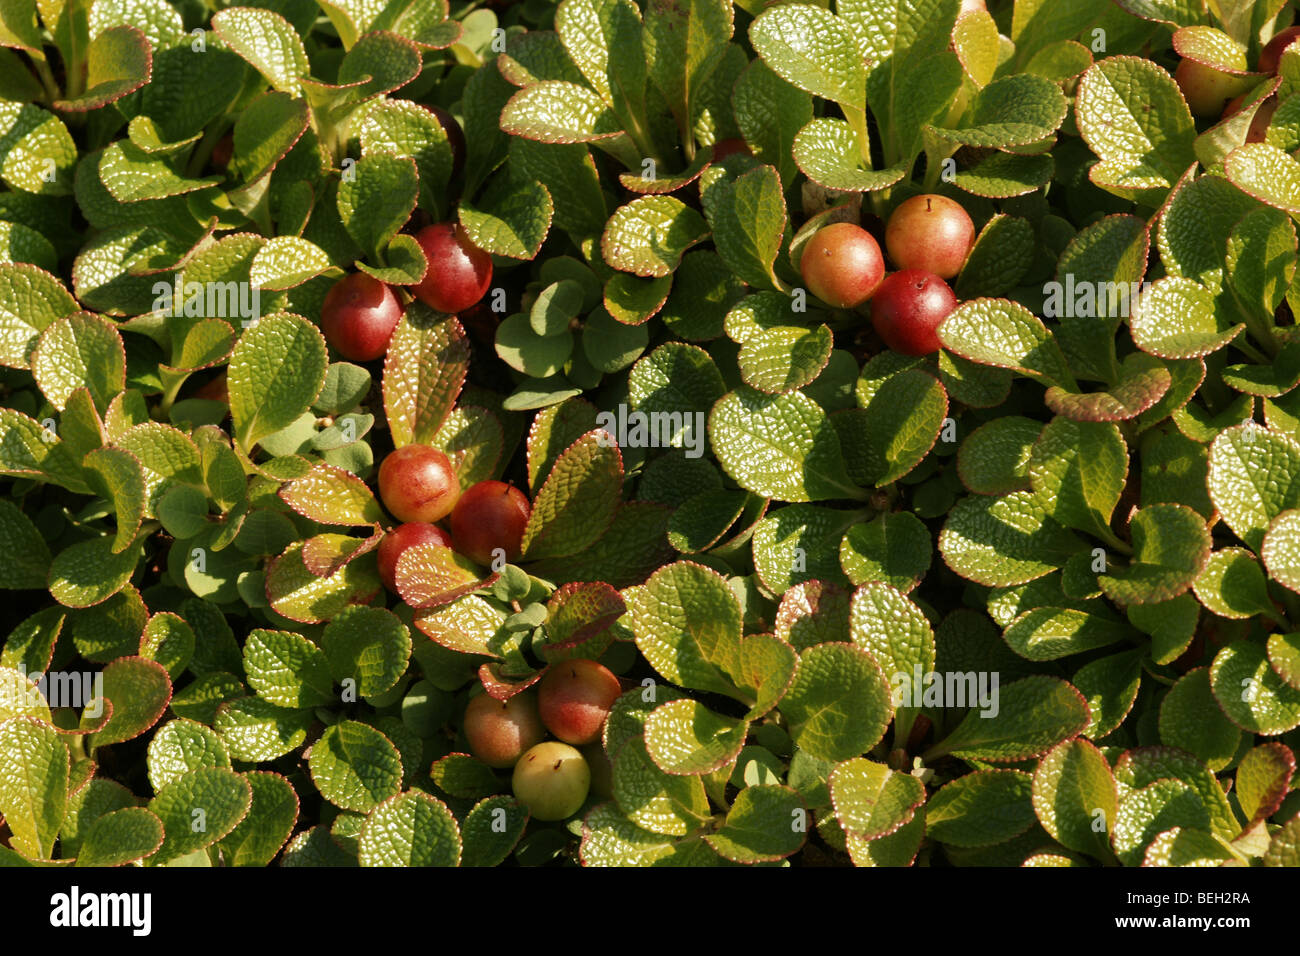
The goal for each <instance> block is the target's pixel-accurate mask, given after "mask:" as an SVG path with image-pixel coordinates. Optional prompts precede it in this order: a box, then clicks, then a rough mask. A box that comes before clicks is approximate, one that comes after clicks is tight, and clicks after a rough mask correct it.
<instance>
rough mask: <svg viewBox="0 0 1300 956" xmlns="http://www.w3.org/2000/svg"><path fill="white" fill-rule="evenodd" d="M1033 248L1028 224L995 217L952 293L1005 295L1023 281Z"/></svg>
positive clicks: (966, 296) (982, 233)
mask: <svg viewBox="0 0 1300 956" xmlns="http://www.w3.org/2000/svg"><path fill="white" fill-rule="evenodd" d="M999 155H1005V156H1009V155H1010V154H1009V153H1003V154H999ZM1035 244H1036V241H1035V238H1034V227H1033V226H1032V225H1030V224H1029V220H1027V219H1022V218H1020V217H1019V216H1008V215H1006V214H1005V213H998V214H997V215H995V216H994V217H993V218H992V219H990V220H989V221H988V222H987V223H985V225H984V227H983V228H982V229H981V230H980V232H979V235H978V236H976V237H975V244H974V245H973V246H971V249H970V252H969V254H968V255H967V256H966V263H965V264H964V265H963V266H962V268H961V273H960V275H959V276H958V277H957V283H956V286H955V288H954V290H953V291H955V292H956V293H957V295H958V296H959V297H960V298H962V299H974V298H978V297H980V296H999V295H1005V294H1006V293H1008V292H1010V291H1011V290H1012V289H1014V288H1015V287H1016V285H1017V284H1018V283H1019V282H1020V280H1021V279H1022V278H1024V276H1025V272H1026V271H1027V270H1028V269H1029V266H1030V263H1031V262H1032V261H1033V255H1034V248H1035Z"/></svg>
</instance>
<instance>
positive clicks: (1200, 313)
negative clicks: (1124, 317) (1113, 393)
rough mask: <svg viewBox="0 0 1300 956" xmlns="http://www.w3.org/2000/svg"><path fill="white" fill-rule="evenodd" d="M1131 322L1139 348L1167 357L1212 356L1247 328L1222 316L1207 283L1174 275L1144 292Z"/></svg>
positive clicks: (1159, 281)
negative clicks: (1201, 283)
mask: <svg viewBox="0 0 1300 956" xmlns="http://www.w3.org/2000/svg"><path fill="white" fill-rule="evenodd" d="M1129 325H1130V328H1131V329H1132V332H1133V342H1134V343H1135V344H1136V345H1137V347H1138V348H1140V349H1142V351H1144V352H1149V353H1150V354H1152V355H1157V356H1159V357H1160V358H1166V359H1186V358H1196V357H1198V356H1201V355H1209V354H1210V353H1211V352H1216V351H1218V350H1219V349H1221V348H1223V346H1225V345H1227V344H1228V343H1229V342H1231V341H1232V340H1233V339H1235V338H1236V337H1237V335H1238V334H1239V333H1240V332H1241V330H1242V329H1243V328H1245V326H1244V324H1240V323H1239V324H1237V325H1229V324H1228V322H1227V321H1226V320H1225V319H1223V318H1222V317H1221V316H1220V314H1219V312H1218V311H1217V310H1216V309H1215V307H1214V297H1213V296H1212V295H1211V294H1210V291H1209V290H1208V289H1206V288H1205V287H1204V286H1202V285H1200V284H1198V283H1196V282H1193V281H1192V280H1191V279H1184V278H1179V277H1174V276H1170V277H1167V278H1164V279H1160V280H1158V281H1157V282H1155V283H1154V284H1153V285H1152V286H1151V288H1150V289H1149V290H1148V291H1147V292H1146V293H1145V294H1143V295H1142V297H1141V298H1140V299H1139V300H1138V306H1137V308H1136V309H1135V310H1134V312H1133V316H1132V319H1131V320H1130V322H1129Z"/></svg>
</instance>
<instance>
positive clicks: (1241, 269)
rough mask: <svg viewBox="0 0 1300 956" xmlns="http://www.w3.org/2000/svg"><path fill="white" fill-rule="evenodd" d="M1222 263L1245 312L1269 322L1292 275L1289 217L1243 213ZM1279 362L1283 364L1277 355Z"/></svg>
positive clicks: (1293, 243)
mask: <svg viewBox="0 0 1300 956" xmlns="http://www.w3.org/2000/svg"><path fill="white" fill-rule="evenodd" d="M1225 264H1226V266H1227V270H1228V272H1227V283H1226V284H1227V286H1228V288H1229V289H1230V290H1231V292H1232V293H1233V295H1234V296H1235V297H1236V299H1237V301H1238V302H1240V303H1241V305H1242V306H1243V307H1244V309H1245V311H1246V314H1247V315H1249V316H1251V317H1253V318H1255V319H1256V320H1258V321H1261V322H1264V323H1266V324H1267V323H1271V322H1272V320H1273V314H1274V313H1275V312H1276V311H1277V308H1278V306H1279V305H1280V304H1281V302H1282V299H1283V297H1284V296H1285V295H1286V292H1287V289H1288V288H1290V286H1291V280H1292V279H1293V278H1294V277H1295V269H1296V231H1295V225H1294V223H1292V221H1291V218H1290V217H1289V216H1288V215H1286V214H1285V213H1283V212H1280V211H1279V210H1276V209H1257V210H1255V211H1254V212H1252V213H1249V214H1248V215H1246V216H1244V217H1242V219H1241V221H1240V222H1238V223H1237V224H1236V226H1234V227H1233V230H1232V234H1231V235H1230V236H1229V237H1228V256H1227V260H1226V263H1225ZM1293 361H1294V360H1293ZM1278 364H1282V362H1281V357H1280V356H1279V361H1278ZM1292 374H1294V373H1292ZM1288 385H1291V386H1293V385H1294V383H1291V382H1289V381H1288Z"/></svg>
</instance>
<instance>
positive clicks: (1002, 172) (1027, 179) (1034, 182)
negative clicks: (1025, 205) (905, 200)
mask: <svg viewBox="0 0 1300 956" xmlns="http://www.w3.org/2000/svg"><path fill="white" fill-rule="evenodd" d="M1055 172H1056V164H1055V163H1054V162H1053V160H1052V156H1051V154H1050V153H1043V154H1040V155H1036V156H1019V155H1017V154H1015V153H993V154H992V155H991V156H989V157H987V158H986V159H983V160H981V161H980V163H979V164H978V165H977V166H975V167H973V168H972V169H963V170H958V172H957V175H956V177H954V179H953V185H955V186H956V187H957V188H958V189H963V190H965V191H966V192H968V193H972V194H973V195H976V196H984V197H985V198H988V199H1009V198H1011V197H1014V196H1024V195H1026V194H1028V193H1032V192H1034V191H1036V190H1038V189H1041V188H1042V187H1043V186H1046V185H1047V184H1048V183H1049V182H1051V181H1052V176H1053V174H1054V173H1055Z"/></svg>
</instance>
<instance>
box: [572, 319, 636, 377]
mask: <svg viewBox="0 0 1300 956" xmlns="http://www.w3.org/2000/svg"><path fill="white" fill-rule="evenodd" d="M649 341H650V330H649V329H647V328H646V327H645V326H641V325H625V324H624V323H622V322H619V321H617V320H616V319H614V318H613V317H612V316H611V315H610V314H609V313H608V312H606V311H605V310H604V308H602V307H600V306H597V307H596V308H595V309H594V310H593V311H592V312H591V314H590V315H588V316H587V320H586V322H584V323H583V330H582V353H583V355H585V356H586V358H587V361H589V362H590V363H591V365H592V367H594V368H595V369H596V370H597V371H599V372H604V373H606V374H609V375H612V374H613V373H615V372H621V371H623V369H625V368H627V367H628V366H629V365H631V364H632V363H633V362H635V361H636V360H637V359H638V358H640V357H641V353H642V352H644V351H645V347H646V345H647V344H648V343H649Z"/></svg>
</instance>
